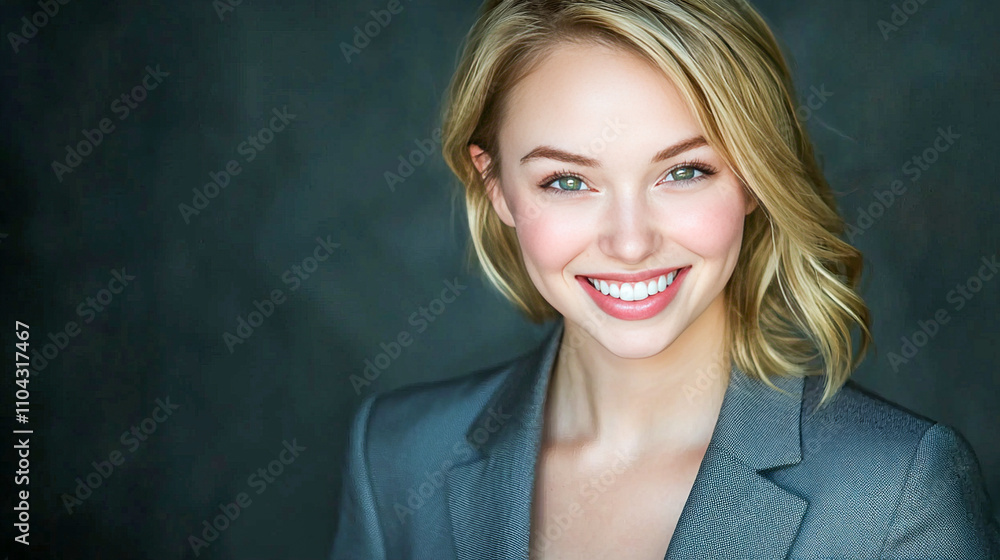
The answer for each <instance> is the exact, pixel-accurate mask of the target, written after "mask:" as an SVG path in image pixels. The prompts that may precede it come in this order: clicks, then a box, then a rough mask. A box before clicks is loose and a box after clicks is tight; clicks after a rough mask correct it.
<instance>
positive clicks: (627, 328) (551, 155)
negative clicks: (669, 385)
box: [471, 44, 755, 358]
mask: <svg viewBox="0 0 1000 560" xmlns="http://www.w3.org/2000/svg"><path fill="white" fill-rule="evenodd" d="M507 108H508V111H507V114H506V116H505V120H504V122H503V123H502V124H501V128H500V132H499V146H500V147H499V149H500V155H501V167H500V173H499V177H500V179H499V183H498V184H497V185H495V186H496V187H497V188H493V189H492V191H491V199H492V200H493V207H494V209H495V210H496V212H497V213H498V214H499V216H500V218H501V220H503V222H504V223H506V224H507V225H509V226H512V227H514V228H515V229H516V232H517V237H518V240H519V241H520V245H521V250H522V253H523V257H524V263H525V266H526V267H527V270H528V273H529V275H530V276H531V279H532V280H533V281H534V284H535V286H536V287H537V288H538V290H539V292H541V294H542V296H543V297H544V298H545V299H546V300H547V301H548V302H549V303H550V304H551V305H552V306H553V307H554V308H555V309H556V310H557V311H559V312H560V313H561V314H562V315H563V316H564V317H565V319H566V322H567V323H566V324H567V331H568V330H569V329H571V328H575V327H583V328H585V330H586V331H587V332H588V333H589V334H590V336H592V337H593V338H594V339H596V340H597V341H598V342H599V343H601V344H602V345H603V346H604V347H605V348H607V349H608V350H609V351H611V352H612V353H614V354H615V355H618V356H620V357H626V358H643V357H648V356H652V355H655V354H658V353H659V352H661V351H663V350H664V349H665V348H666V347H667V346H669V345H670V344H671V343H672V342H673V341H674V340H676V339H677V338H678V337H679V336H680V335H681V334H682V333H684V332H685V331H686V330H687V329H689V328H690V327H691V326H692V325H694V324H696V323H697V322H698V321H699V319H702V320H708V319H707V318H703V316H704V315H706V314H705V311H706V310H707V309H709V308H710V306H712V304H713V303H714V304H715V305H714V306H712V307H711V309H712V310H713V312H714V313H721V312H722V311H723V307H722V297H723V289H724V288H725V286H726V283H727V282H728V281H729V278H730V276H731V275H732V273H733V269H734V268H735V266H736V262H737V257H738V255H739V251H740V241H741V238H742V233H743V221H744V218H745V216H746V215H747V214H749V213H750V212H751V211H753V209H754V208H755V205H754V204H753V201H752V199H750V197H748V196H746V195H745V194H744V192H743V188H742V187H741V185H740V182H739V180H738V179H737V177H736V176H735V175H734V173H733V172H732V171H731V170H730V168H729V166H728V165H727V163H726V162H725V161H724V160H723V159H722V157H721V156H720V155H719V154H717V153H716V152H715V151H714V150H713V149H712V148H711V147H709V146H708V145H707V144H706V143H705V141H704V139H703V135H704V133H703V131H702V129H701V127H700V125H699V124H698V122H697V120H696V119H695V118H694V116H693V115H692V114H691V112H690V110H689V109H688V107H687V106H686V104H685V103H684V101H683V100H682V98H681V96H680V93H679V92H678V90H677V89H676V88H675V87H674V86H673V84H672V83H671V82H670V81H669V80H668V79H667V78H666V77H665V76H663V75H662V73H660V72H659V71H657V70H655V69H654V68H652V67H651V66H649V65H648V64H647V63H646V62H644V61H643V60H641V59H639V58H638V57H636V56H635V55H632V54H630V53H625V52H623V51H618V50H612V49H609V48H606V47H599V46H581V45H568V44H567V45H563V46H559V47H558V48H557V49H556V50H555V51H553V52H552V53H551V54H550V55H549V56H547V57H546V59H545V60H544V61H543V62H542V63H541V65H540V66H539V67H538V68H537V69H536V70H535V71H533V72H532V73H531V74H529V75H528V76H527V77H525V78H524V79H523V80H522V81H521V82H520V83H519V84H518V85H517V86H516V87H515V88H514V89H513V90H512V91H511V92H510V96H509V98H508V101H507ZM471 153H472V155H473V158H474V160H475V161H476V164H477V166H478V167H479V168H480V170H482V169H483V168H484V166H485V164H486V163H487V162H488V158H489V155H488V154H484V153H482V151H481V150H479V148H478V147H476V146H472V147H471ZM595 283H596V286H595ZM651 293H652V295H650V294H651ZM716 319H717V317H716ZM713 324H715V323H713Z"/></svg>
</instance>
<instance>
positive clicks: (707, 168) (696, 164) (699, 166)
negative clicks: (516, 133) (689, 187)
mask: <svg viewBox="0 0 1000 560" xmlns="http://www.w3.org/2000/svg"><path fill="white" fill-rule="evenodd" d="M685 168H691V169H694V170H696V171H700V172H701V176H700V177H695V178H694V179H682V180H674V181H665V182H668V183H694V182H697V181H700V180H702V179H708V178H709V177H711V176H712V175H715V174H716V173H718V170H717V169H715V168H714V167H712V166H711V165H709V164H707V163H705V162H703V161H700V160H697V159H691V160H687V161H684V162H682V163H679V164H677V165H675V166H673V167H671V168H670V169H669V170H668V171H667V172H666V173H664V174H663V177H664V178H666V177H669V176H670V174H671V173H673V172H675V171H677V170H678V169H685ZM568 178H571V179H576V180H577V181H580V182H581V183H586V181H584V180H583V177H581V176H579V175H578V174H576V173H573V172H572V171H569V170H563V171H556V172H555V173H553V174H551V175H549V176H547V177H546V178H544V179H542V181H541V182H539V183H538V187H539V188H541V189H545V190H547V191H553V192H557V193H559V194H572V193H575V192H581V191H578V190H577V191H570V190H566V189H559V188H556V187H552V186H551V185H552V183H554V182H556V181H557V180H559V179H568ZM657 184H659V183H657ZM582 192H586V191H582Z"/></svg>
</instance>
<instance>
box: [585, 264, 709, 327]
mask: <svg viewBox="0 0 1000 560" xmlns="http://www.w3.org/2000/svg"><path fill="white" fill-rule="evenodd" d="M661 270H663V271H664V272H660V271H651V272H640V273H637V274H615V275H611V276H596V277H595V276H591V277H590V278H596V279H600V280H605V281H607V280H614V281H618V282H637V281H639V280H646V279H652V278H653V277H657V276H660V275H661V274H667V273H669V272H671V271H673V270H677V269H674V268H669V269H666V268H665V269H661ZM690 270H691V267H685V268H682V269H680V272H678V273H677V276H676V277H675V278H674V281H673V283H671V284H670V285H669V286H667V289H666V290H664V291H662V292H659V293H657V294H655V295H652V296H649V297H647V298H646V299H644V300H642V301H622V300H620V299H617V298H613V297H611V296H606V295H604V294H602V293H601V291H600V290H598V289H596V288H594V286H593V284H591V283H590V282H589V281H588V280H587V277H586V276H577V277H576V279H577V281H578V282H580V285H581V286H583V289H584V290H586V292H587V294H588V295H589V296H590V298H591V299H593V300H594V303H596V304H597V306H598V307H600V308H601V310H603V311H604V312H605V313H607V314H608V315H611V316H612V317H615V318H616V319H622V320H624V321H641V320H643V319H649V318H651V317H655V316H656V315H657V314H659V313H660V312H661V311H663V310H664V309H665V308H666V307H667V305H669V304H670V302H671V301H672V300H673V299H674V296H676V295H677V291H678V290H680V287H681V282H683V281H684V279H685V278H687V273H688V271H690Z"/></svg>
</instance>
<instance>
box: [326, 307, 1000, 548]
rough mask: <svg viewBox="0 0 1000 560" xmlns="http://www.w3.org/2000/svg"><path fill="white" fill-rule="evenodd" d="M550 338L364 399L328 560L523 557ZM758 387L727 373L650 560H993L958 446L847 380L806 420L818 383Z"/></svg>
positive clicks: (948, 431)
mask: <svg viewBox="0 0 1000 560" xmlns="http://www.w3.org/2000/svg"><path fill="white" fill-rule="evenodd" d="M562 327H563V325H562V321H560V322H559V323H558V324H557V325H556V328H555V329H554V330H553V332H552V334H551V335H549V337H548V338H547V340H546V341H545V342H544V344H542V345H541V347H540V348H538V349H537V350H536V351H534V352H532V353H530V354H527V355H525V356H522V357H520V358H518V359H515V360H512V361H510V362H507V363H505V364H503V365H500V366H497V367H493V368H489V369H486V370H483V371H479V372H476V373H474V374H470V375H466V376H463V377H459V378H456V379H451V380H446V381H439V382H434V383H428V384H422V385H416V386H410V387H404V388H401V389H397V390H394V391H391V392H388V393H383V394H380V395H374V396H371V397H368V398H367V399H365V401H364V402H363V403H362V405H361V408H360V410H359V412H358V413H357V415H356V416H355V419H354V423H353V427H352V430H351V435H350V445H349V448H348V449H349V450H348V460H347V464H346V468H345V473H344V493H343V500H342V503H341V507H340V515H339V522H338V528H337V532H336V535H335V538H334V543H333V550H332V553H331V558H332V559H334V560H347V559H357V560H370V559H380V560H381V559H385V560H404V559H410V558H413V559H420V560H486V559H515V558H517V559H525V558H527V557H528V534H529V529H530V528H529V520H530V507H531V499H532V486H533V482H534V470H535V459H536V456H537V453H538V449H539V441H540V434H541V421H542V411H543V405H544V402H545V395H546V389H547V387H548V380H549V374H550V372H551V370H552V366H553V363H554V360H555V357H556V354H557V351H558V349H559V342H560V339H561V337H562V330H563V329H562ZM775 384H776V385H778V386H779V387H781V388H782V389H783V390H785V391H787V392H788V393H790V394H791V397H789V396H787V395H784V394H782V393H780V392H778V391H775V390H773V389H771V388H770V387H768V386H766V385H764V384H763V383H761V382H759V381H756V380H754V379H752V378H750V377H748V376H747V375H746V374H745V373H743V372H742V371H740V370H739V369H738V368H735V367H734V368H733V369H732V373H731V375H730V383H729V386H728V388H727V390H726V394H725V399H724V400H723V404H722V409H721V412H720V415H719V419H718V422H717V424H716V427H715V431H714V433H713V436H712V439H711V442H710V443H709V445H708V450H707V452H706V454H705V457H704V459H703V460H702V464H701V467H700V469H699V471H698V475H697V478H696V479H695V482H694V486H693V488H692V490H691V493H690V495H689V497H688V499H687V502H686V503H685V505H684V509H683V511H682V513H681V516H680V520H679V521H678V524H677V527H676V529H675V531H674V534H673V537H672V540H671V541H670V546H669V548H668V549H667V550H666V551H665V558H666V559H668V560H679V559H687V558H706V559H713V560H714V559H729V558H734V559H735V558H740V559H761V560H763V559H768V560H770V559H775V558H796V559H810V560H816V559H828V558H838V559H847V558H850V559H862V558H880V559H881V558H885V559H900V560H901V559H904V558H905V559H935V560H944V559H954V560H970V559H987V560H989V559H997V558H1000V535H998V529H997V522H996V520H995V519H994V517H993V513H992V511H991V507H992V506H991V503H990V498H989V496H988V495H987V492H986V489H985V485H984V483H983V479H982V475H981V473H980V467H979V464H978V461H977V459H976V457H975V455H974V454H973V451H972V449H971V448H970V446H969V444H968V442H967V441H966V440H965V439H964V438H963V437H962V436H961V435H959V434H958V432H956V431H955V430H954V429H952V428H950V427H948V426H946V425H944V424H939V423H936V422H934V421H932V420H929V419H927V418H924V417H921V416H918V415H916V414H914V413H912V412H909V411H907V410H905V409H903V408H901V407H899V406H897V405H894V404H892V403H890V402H888V401H885V400H883V399H881V398H879V397H877V396H875V395H873V394H870V393H868V392H866V391H864V390H863V389H861V388H860V387H859V386H858V385H857V384H855V383H854V382H852V381H849V382H848V383H847V384H846V385H845V386H844V387H843V389H842V390H841V391H840V392H839V393H838V394H837V397H836V398H835V400H833V401H832V402H831V403H829V404H828V405H827V406H825V407H823V408H822V409H819V410H818V411H814V409H815V405H816V403H817V402H818V399H819V397H820V396H821V394H822V389H823V379H822V378H818V377H807V378H805V379H800V378H779V379H778V380H776V381H775ZM625 553H627V551H623V556H625V555H626V554H625Z"/></svg>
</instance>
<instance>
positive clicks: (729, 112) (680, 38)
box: [442, 0, 872, 403]
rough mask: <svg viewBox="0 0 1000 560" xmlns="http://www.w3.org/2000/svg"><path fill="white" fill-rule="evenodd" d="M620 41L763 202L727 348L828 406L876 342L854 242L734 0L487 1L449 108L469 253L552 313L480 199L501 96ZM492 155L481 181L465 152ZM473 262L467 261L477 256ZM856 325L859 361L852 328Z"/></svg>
mask: <svg viewBox="0 0 1000 560" xmlns="http://www.w3.org/2000/svg"><path fill="white" fill-rule="evenodd" d="M567 42H576V43H585V42H586V43H591V44H594V43H596V44H601V45H606V46H612V47H618V48H622V49H625V50H627V51H628V52H631V53H634V54H636V55H638V56H640V57H642V58H643V59H645V60H647V61H649V62H651V63H652V64H653V65H654V66H655V67H656V68H659V69H660V70H662V71H663V73H664V75H665V76H666V77H667V78H669V79H670V80H671V81H672V82H673V84H674V85H675V86H676V87H677V88H678V90H679V91H680V92H681V95H682V96H683V98H684V99H685V100H686V102H687V103H688V105H689V106H690V107H691V108H692V109H693V112H694V115H695V117H696V118H697V119H698V121H699V123H700V124H701V126H702V128H703V129H704V131H705V138H706V139H707V140H708V142H709V144H710V145H711V146H712V147H713V148H714V149H715V150H716V151H718V152H719V153H720V155H722V157H723V158H725V159H726V161H727V162H728V163H729V165H730V166H731V167H732V169H733V171H734V173H735V174H736V176H737V177H738V178H739V179H740V180H741V181H742V182H743V184H744V186H745V187H746V189H747V192H748V193H749V194H750V196H753V197H754V198H755V199H756V201H757V203H758V206H759V208H760V209H761V211H754V212H752V213H751V214H750V215H749V216H747V218H746V222H745V225H744V233H743V245H742V247H743V248H742V250H741V252H740V257H739V261H738V263H737V265H736V270H735V271H734V273H733V276H732V279H731V280H730V282H729V283H728V284H727V286H726V293H725V297H726V299H727V302H728V309H729V317H727V320H728V324H729V330H730V333H731V337H730V338H731V339H730V340H729V341H728V347H727V351H728V355H729V356H731V357H732V359H733V360H734V361H735V363H736V365H737V366H738V367H739V368H740V369H741V370H743V371H744V372H747V373H748V374H749V375H751V376H754V377H756V378H758V379H761V380H762V381H764V382H765V383H767V384H768V385H770V386H772V387H774V384H773V383H772V382H771V380H770V379H768V375H767V374H766V373H765V372H771V373H772V374H776V375H786V376H787V375H796V376H803V375H826V377H827V380H826V381H827V382H826V388H825V391H824V394H823V398H822V400H821V403H825V402H827V401H828V400H829V399H830V398H831V397H832V396H833V395H834V394H835V393H836V392H837V391H838V390H839V389H840V388H841V386H842V385H843V384H844V383H845V382H846V381H847V379H848V378H849V377H850V375H851V373H852V372H853V370H854V369H855V368H856V367H857V366H858V364H859V363H860V362H861V360H862V359H863V358H864V355H865V352H866V351H867V350H868V347H869V345H871V344H872V337H871V332H870V322H871V319H870V314H869V310H868V307H867V306H866V305H865V303H864V301H863V300H862V298H861V296H860V295H859V293H858V292H857V284H858V282H859V281H860V279H861V273H862V266H863V261H862V256H861V253H860V251H858V250H857V249H856V248H855V247H853V246H851V245H850V244H849V243H847V242H846V241H843V240H842V239H841V238H840V236H841V235H842V233H843V230H844V222H843V219H842V217H841V216H840V214H839V213H838V212H837V206H836V201H835V200H834V196H833V193H832V192H831V190H830V187H829V185H828V184H827V183H826V180H825V179H824V177H823V174H822V172H821V170H820V168H819V166H818V165H817V163H816V158H815V155H814V153H813V148H812V145H811V144H810V142H809V139H808V137H807V135H806V130H805V127H804V126H803V122H802V121H801V119H800V118H799V117H798V114H797V112H796V104H795V99H796V97H795V92H794V88H793V85H792V80H791V77H790V73H789V71H788V67H787V64H786V62H785V60H784V57H783V55H782V53H781V51H780V49H779V47H778V45H777V42H776V41H775V38H774V36H773V34H772V33H771V31H770V29H769V28H768V26H767V24H766V23H765V22H764V20H763V19H762V18H761V16H760V15H759V14H758V13H757V12H756V11H754V9H753V8H752V7H751V6H750V5H748V4H747V3H746V2H743V1H741V0H615V1H611V0H572V1H570V0H490V1H487V2H486V3H485V4H484V5H483V7H482V9H481V12H480V17H479V19H478V20H477V22H476V23H475V25H474V26H473V28H472V30H471V31H470V33H469V35H468V36H467V37H466V40H465V44H464V47H463V51H462V55H461V58H460V60H459V63H458V68H457V70H456V72H455V74H454V77H453V79H452V82H451V84H450V86H449V89H448V93H447V98H446V103H445V106H444V114H443V126H442V131H443V138H442V150H443V153H444V159H445V161H446V162H447V163H448V166H449V167H450V168H451V169H452V171H454V173H455V174H456V175H457V176H458V178H459V180H460V181H461V184H462V186H463V190H464V194H465V202H466V211H467V213H468V221H469V229H470V231H471V235H472V252H471V255H475V257H476V258H478V261H479V263H480V264H481V266H482V268H483V270H484V272H485V274H486V276H487V278H488V279H489V280H490V282H491V283H492V284H493V285H494V286H495V287H496V288H497V289H498V290H499V291H500V292H501V293H502V294H503V295H505V296H506V297H507V298H508V299H509V300H511V301H512V302H513V303H514V304H515V305H516V306H517V307H519V308H520V309H521V310H522V311H523V312H524V313H525V314H526V315H527V316H528V317H529V318H530V319H531V320H533V321H535V322H539V323H540V322H543V321H545V320H547V319H551V318H555V317H558V316H559V313H558V312H557V311H556V310H555V309H554V308H553V307H552V306H551V305H549V303H548V302H547V301H545V299H544V298H543V297H542V296H541V294H540V293H539V292H538V290H537V289H536V288H535V286H534V284H533V283H532V281H531V278H530V277H529V276H528V273H527V270H526V269H525V266H524V263H523V261H522V256H521V250H520V246H519V244H518V241H517V236H516V234H515V231H514V229H513V228H511V227H508V226H506V225H505V224H503V223H502V222H501V221H500V218H499V217H498V216H497V214H496V212H495V211H494V210H493V207H492V204H491V202H490V198H489V196H488V194H487V187H486V185H487V183H489V182H490V181H491V180H493V179H496V178H498V173H499V168H500V162H499V154H500V151H499V149H498V146H497V137H498V130H499V127H500V125H501V122H502V120H503V116H504V111H505V109H506V106H505V100H506V95H507V94H508V93H509V92H510V91H511V89H512V88H513V87H514V86H515V85H516V84H517V83H518V81H519V80H520V79H521V78H523V77H524V76H525V75H526V74H527V73H529V72H530V71H531V70H532V69H533V68H534V67H536V66H537V64H538V63H539V62H540V61H541V60H542V59H543V58H544V57H545V55H546V54H547V53H549V52H551V50H552V49H553V47H555V46H557V45H562V44H566V43H567ZM471 144H476V145H478V146H480V147H481V148H482V149H483V150H485V151H486V152H487V153H489V154H490V156H491V161H490V165H489V166H488V168H487V169H486V171H485V173H483V174H480V173H479V172H478V171H477V169H476V167H475V165H474V163H473V161H472V157H471V156H470V154H469V146H470V145H471ZM471 255H470V256H471ZM855 326H857V327H859V330H860V335H861V336H860V347H859V350H858V352H857V353H856V354H855V352H854V348H853V344H852V329H853V328H854V327H855Z"/></svg>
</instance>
